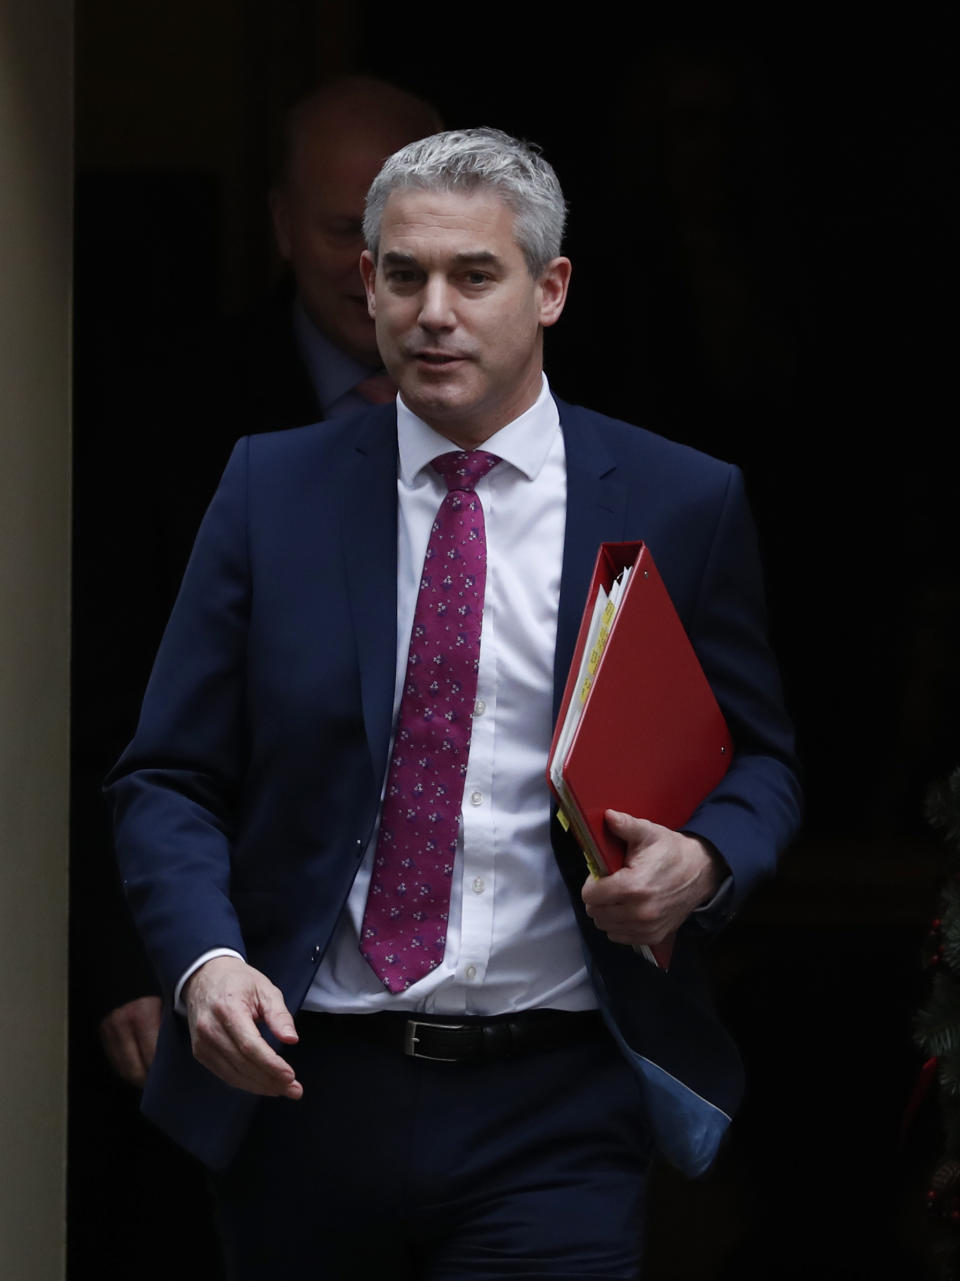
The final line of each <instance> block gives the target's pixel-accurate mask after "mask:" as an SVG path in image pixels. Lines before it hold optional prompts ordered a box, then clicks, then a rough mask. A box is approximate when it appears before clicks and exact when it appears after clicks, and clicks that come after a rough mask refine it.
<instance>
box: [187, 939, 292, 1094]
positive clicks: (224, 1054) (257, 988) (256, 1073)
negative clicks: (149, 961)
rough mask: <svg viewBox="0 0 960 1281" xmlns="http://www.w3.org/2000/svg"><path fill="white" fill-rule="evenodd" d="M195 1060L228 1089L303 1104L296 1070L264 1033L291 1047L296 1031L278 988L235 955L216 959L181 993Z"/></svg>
mask: <svg viewBox="0 0 960 1281" xmlns="http://www.w3.org/2000/svg"><path fill="white" fill-rule="evenodd" d="M182 996H183V1000H184V1003H185V1005H186V1007H187V1020H188V1022H189V1024H190V1040H191V1043H192V1045H193V1056H194V1058H195V1059H197V1061H198V1062H200V1063H202V1064H203V1066H204V1067H205V1068H209V1070H210V1071H211V1072H213V1074H214V1075H215V1076H218V1077H219V1078H220V1080H221V1081H225V1082H226V1083H227V1085H232V1086H234V1087H235V1088H236V1089H238V1090H247V1091H249V1092H250V1093H251V1094H269V1095H274V1096H276V1095H279V1096H281V1097H283V1098H287V1099H299V1098H300V1096H301V1095H302V1094H303V1086H302V1085H301V1084H300V1082H299V1081H298V1080H297V1079H296V1077H295V1075H294V1071H293V1068H292V1067H291V1066H290V1064H289V1063H287V1062H286V1061H285V1060H284V1059H282V1058H281V1057H280V1055H279V1054H277V1053H276V1052H275V1051H274V1050H272V1049H271V1048H270V1046H269V1045H268V1044H267V1042H266V1041H265V1040H264V1039H263V1037H262V1036H261V1034H260V1030H259V1028H258V1026H257V1024H259V1023H265V1024H266V1025H267V1027H268V1028H269V1029H270V1031H271V1032H272V1033H273V1034H274V1036H276V1037H277V1039H278V1040H280V1041H283V1042H284V1043H285V1044H287V1045H294V1044H296V1042H297V1040H298V1039H299V1038H298V1037H297V1030H296V1028H295V1027H294V1025H293V1019H292V1018H291V1016H290V1012H289V1010H288V1009H287V1007H286V1006H285V1005H284V1003H283V996H282V995H281V993H280V990H279V988H276V987H274V985H273V984H272V983H271V982H270V980H269V979H268V978H267V977H266V975H264V974H261V973H260V971H259V970H255V969H254V968H253V966H252V965H247V963H246V962H245V961H241V960H239V959H238V958H236V957H233V956H215V957H213V958H212V960H209V961H207V962H206V963H205V964H204V965H201V966H200V968H199V969H198V970H197V971H196V973H194V974H191V975H190V978H189V979H188V980H187V982H186V984H185V985H184V988H183V992H182Z"/></svg>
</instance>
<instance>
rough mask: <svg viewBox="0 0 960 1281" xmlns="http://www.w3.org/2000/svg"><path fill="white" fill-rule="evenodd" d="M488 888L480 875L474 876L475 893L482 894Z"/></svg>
mask: <svg viewBox="0 0 960 1281" xmlns="http://www.w3.org/2000/svg"><path fill="white" fill-rule="evenodd" d="M486 888H487V887H486V885H485V884H484V882H483V881H482V880H481V879H480V877H479V876H475V877H474V878H473V892H474V894H482V893H483V891H484V890H485V889H486Z"/></svg>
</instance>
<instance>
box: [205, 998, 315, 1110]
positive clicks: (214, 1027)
mask: <svg viewBox="0 0 960 1281" xmlns="http://www.w3.org/2000/svg"><path fill="white" fill-rule="evenodd" d="M197 1035H198V1045H199V1049H200V1053H198V1054H197V1057H198V1058H199V1059H200V1061H201V1062H202V1063H204V1065H205V1066H207V1067H211V1068H212V1065H211V1064H210V1062H209V1061H208V1060H209V1058H210V1057H211V1056H213V1055H215V1056H216V1057H217V1059H218V1061H220V1062H222V1063H224V1064H226V1065H227V1066H228V1068H229V1070H230V1071H231V1073H232V1074H233V1075H234V1076H235V1077H236V1078H238V1080H242V1081H243V1082H244V1084H242V1085H241V1088H242V1089H252V1090H254V1091H255V1092H256V1093H258V1094H286V1093H289V1091H290V1088H291V1087H292V1086H294V1085H298V1083H297V1082H296V1080H295V1076H294V1071H293V1068H292V1067H291V1066H290V1064H289V1063H287V1061H286V1060H285V1059H282V1058H281V1057H280V1055H279V1054H277V1053H276V1052H275V1051H274V1050H273V1049H271V1047H270V1046H269V1045H268V1044H267V1042H266V1041H265V1040H264V1039H263V1037H262V1035H261V1034H260V1031H259V1030H258V1028H257V1026H256V1024H255V1023H254V1021H253V1019H252V1017H251V1016H250V1014H249V1013H248V1012H247V1011H243V1014H242V1015H241V1016H236V1015H234V1016H232V1017H231V1016H227V1017H222V1018H220V1019H212V1020H209V1021H208V1020H207V1019H201V1020H198V1024H197ZM301 1092H302V1091H301V1090H299V1087H298V1090H297V1092H295V1093H294V1094H293V1095H291V1097H297V1098H298V1097H299V1094H300V1093H301Z"/></svg>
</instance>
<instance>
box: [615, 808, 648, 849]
mask: <svg viewBox="0 0 960 1281" xmlns="http://www.w3.org/2000/svg"><path fill="white" fill-rule="evenodd" d="M603 817H604V821H605V822H606V824H607V827H608V828H609V829H610V831H611V832H612V833H613V835H614V836H617V837H619V838H620V840H621V841H626V843H627V844H628V845H630V846H637V845H649V844H650V842H651V841H653V840H655V839H656V836H657V833H658V832H659V830H660V827H659V824H657V823H651V822H650V821H649V820H648V819H645V818H634V817H633V815H632V814H624V813H623V812H622V810H605V811H604V815H603Z"/></svg>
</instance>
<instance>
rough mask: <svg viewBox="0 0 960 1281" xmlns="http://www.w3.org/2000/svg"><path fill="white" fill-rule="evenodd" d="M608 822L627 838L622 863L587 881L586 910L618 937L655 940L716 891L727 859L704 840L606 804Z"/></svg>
mask: <svg viewBox="0 0 960 1281" xmlns="http://www.w3.org/2000/svg"><path fill="white" fill-rule="evenodd" d="M605 818H606V823H607V827H608V828H609V829H610V831H611V832H613V834H614V836H619V837H620V839H621V840H623V841H626V843H627V853H626V857H625V859H624V863H623V866H622V867H621V868H620V869H619V870H618V871H616V872H614V873H613V874H612V875H610V876H604V877H602V878H601V879H599V880H594V879H593V878H592V877H591V878H589V879H588V880H587V882H586V884H585V885H584V887H583V901H584V903H585V904H586V907H587V915H588V916H589V917H590V918H591V920H592V921H593V923H594V924H595V925H596V926H598V928H599V929H601V930H603V931H604V933H605V934H607V935H608V936H609V938H610V939H611V940H612V941H613V942H614V943H629V944H631V945H632V946H633V947H637V946H639V945H640V944H643V943H645V944H647V945H648V946H654V945H656V944H657V943H662V942H663V941H664V940H665V939H667V938H669V937H670V936H671V935H672V934H674V933H675V932H676V931H677V930H678V929H679V928H680V926H681V925H682V924H683V922H684V921H685V920H686V919H687V917H688V916H689V915H690V913H691V912H693V911H694V910H695V909H696V908H698V907H701V906H702V905H703V904H704V903H707V902H709V900H710V899H711V898H712V897H713V896H714V894H715V893H716V892H717V889H718V888H719V886H720V883H721V881H722V880H723V877H724V872H723V864H722V862H721V860H720V857H719V855H717V854H715V853H714V852H713V851H712V850H711V849H710V848H709V847H708V846H707V845H706V844H705V843H704V842H703V841H701V840H699V839H698V838H697V837H695V836H685V835H684V834H683V833H682V832H674V831H672V830H671V829H670V828H669V827H661V826H660V824H659V823H651V822H648V820H647V819H644V818H632V817H631V816H630V815H629V814H621V813H620V812H619V811H618V810H607V811H606V814H605Z"/></svg>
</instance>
